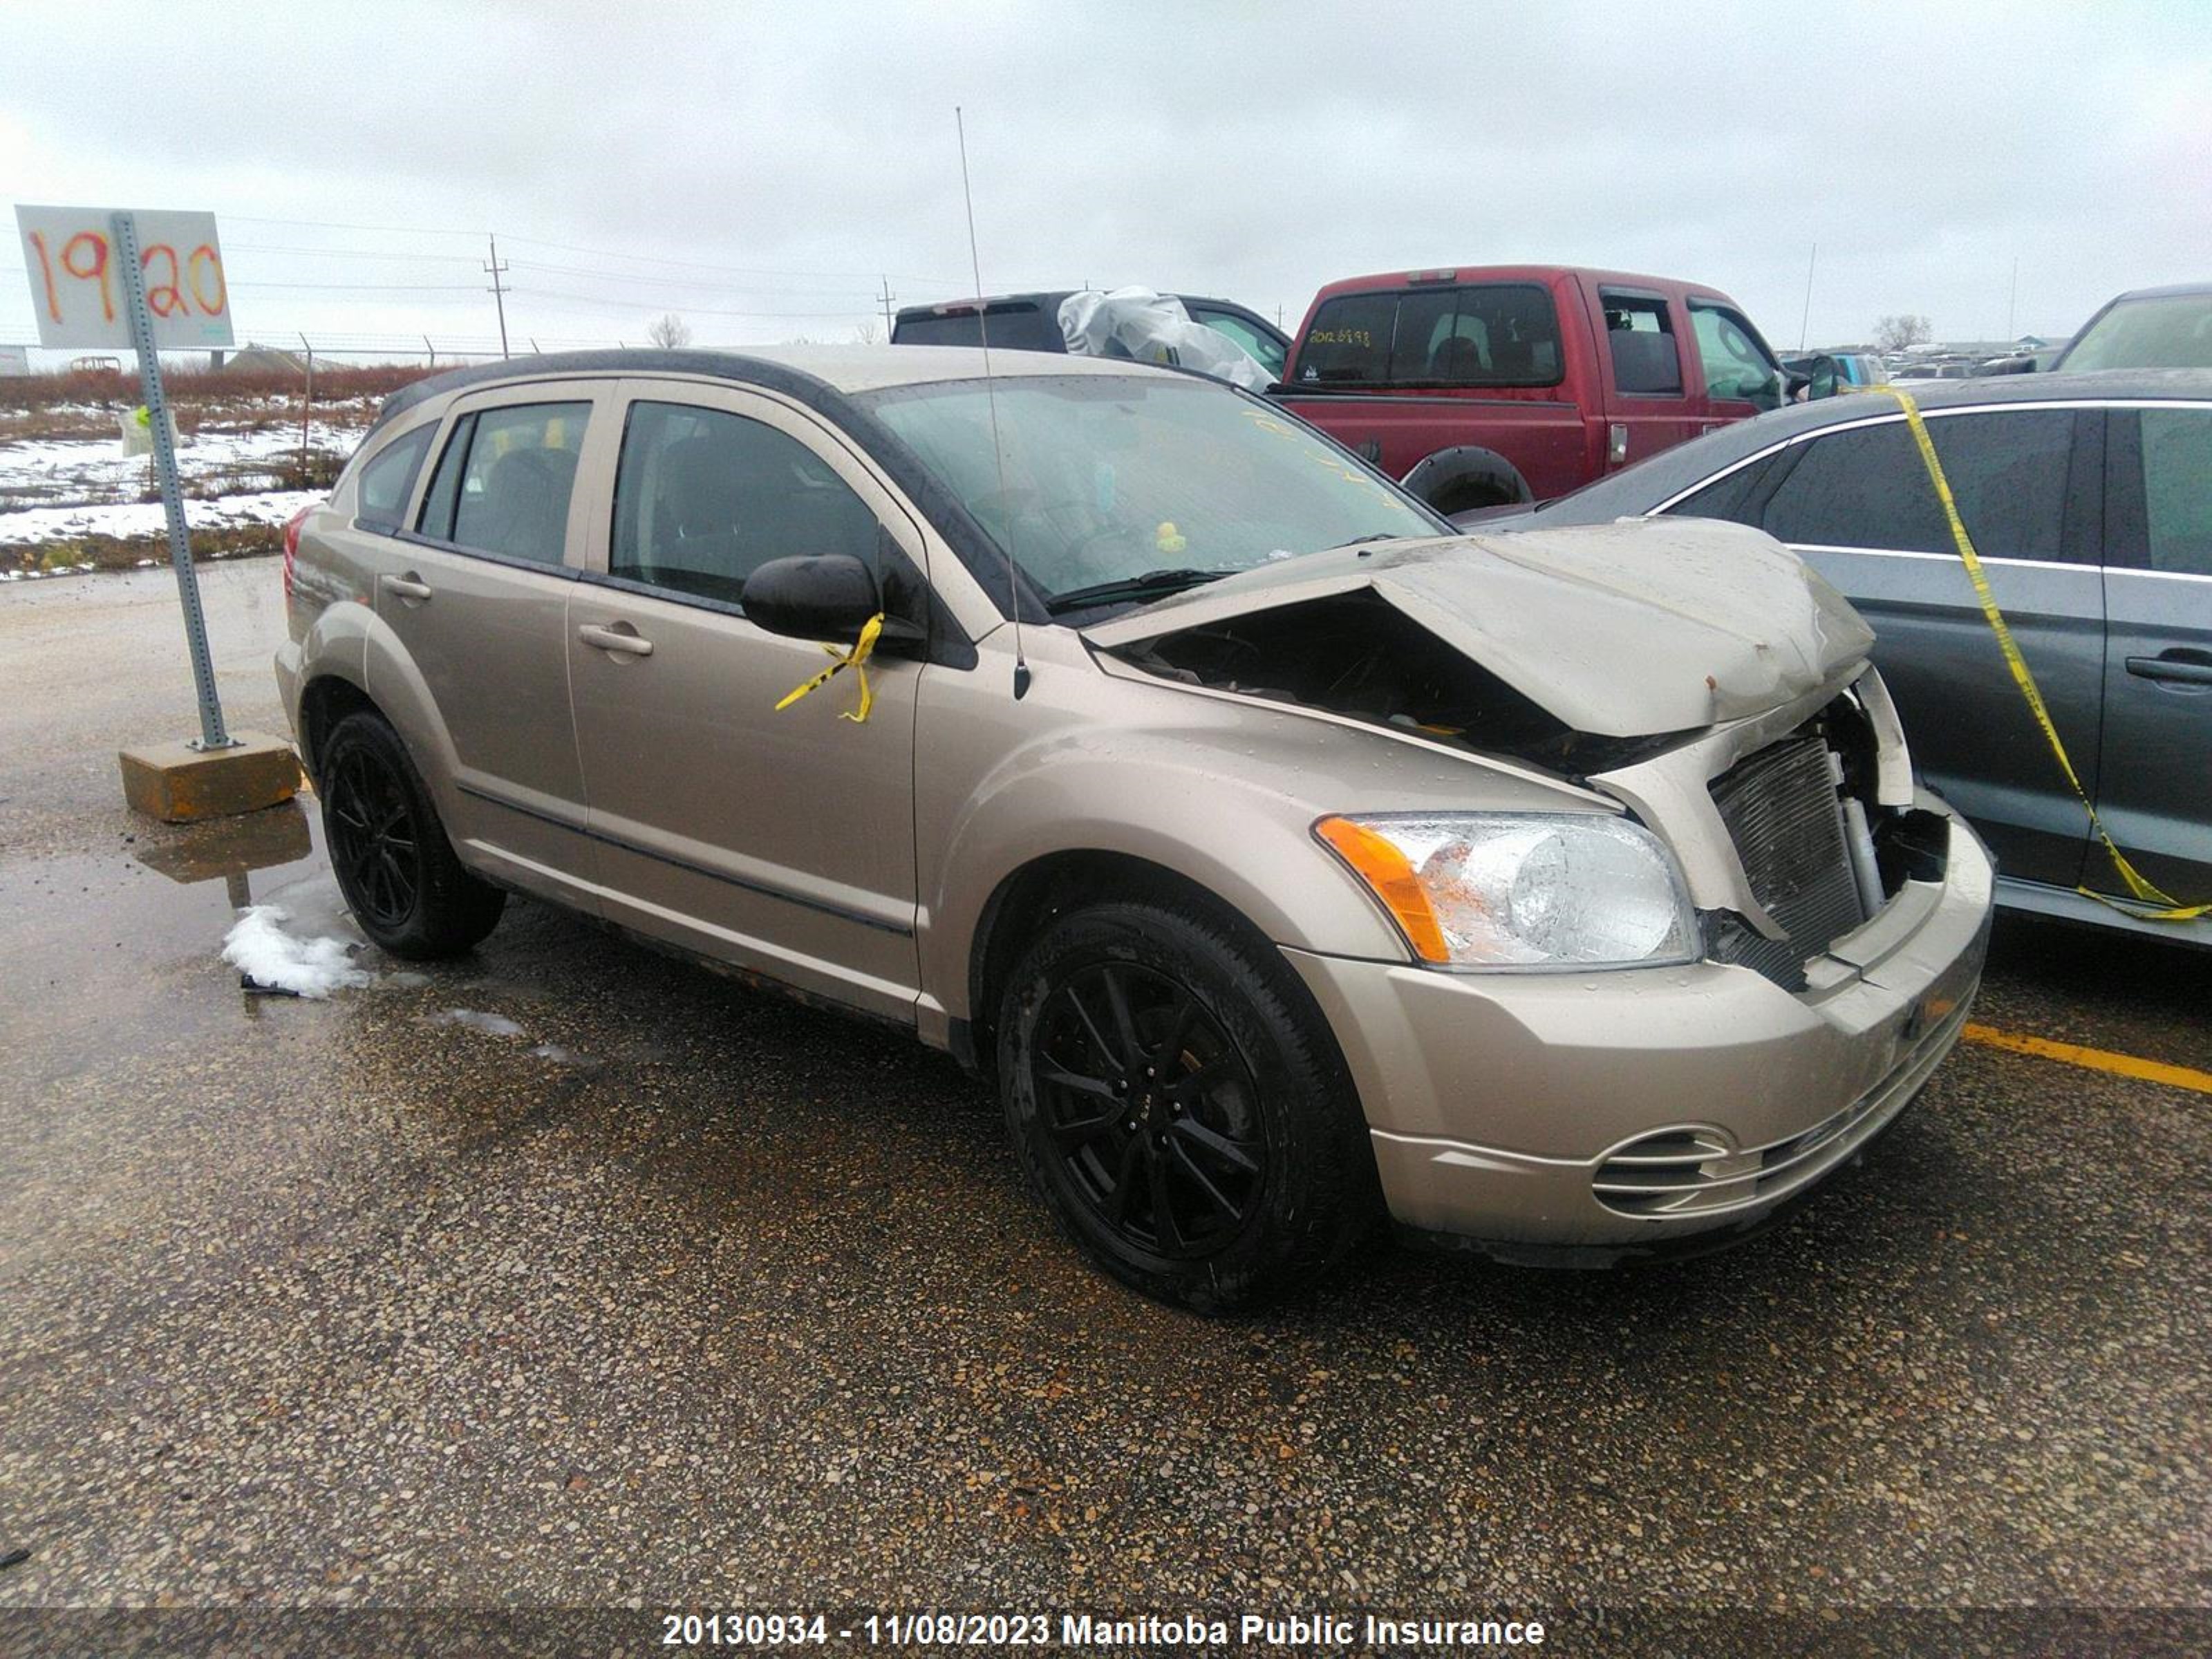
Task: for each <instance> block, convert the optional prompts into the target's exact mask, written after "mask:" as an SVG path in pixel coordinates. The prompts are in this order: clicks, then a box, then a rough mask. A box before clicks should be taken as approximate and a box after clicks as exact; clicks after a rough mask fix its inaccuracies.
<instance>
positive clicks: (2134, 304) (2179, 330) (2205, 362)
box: [2059, 294, 2212, 372]
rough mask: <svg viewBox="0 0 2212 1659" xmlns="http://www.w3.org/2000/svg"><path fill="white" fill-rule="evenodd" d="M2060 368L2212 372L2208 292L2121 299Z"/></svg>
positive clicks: (2210, 297)
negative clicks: (2188, 369) (2190, 369)
mask: <svg viewBox="0 0 2212 1659" xmlns="http://www.w3.org/2000/svg"><path fill="white" fill-rule="evenodd" d="M2059 367H2060V368H2064V369H2066V370H2069V372H2070V371H2072V370H2074V369H2091V368H2212V294H2161V295H2154V296H2151V297H2149V298H2147V299H2142V300H2123V301H2120V302H2119V303H2118V304H2117V305H2115V306H2114V307H2112V309H2111V310H2110V311H2107V312H2106V313H2105V314H2104V315H2103V316H2101V317H2100V318H2099V319H2097V320H2096V321H2095V322H2094V323H2093V324H2092V325H2090V327H2089V329H2088V331H2087V332H2086V333H2084V334H2083V335H2082V336H2081V338H2080V339H2078V340H2076V341H2075V342H2074V343H2073V346H2072V347H2071V348H2070V349H2069V350H2068V351H2067V353H2066V356H2065V360H2064V361H2063V362H2061V363H2060V364H2059Z"/></svg>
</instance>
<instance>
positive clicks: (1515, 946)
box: [1314, 812, 1698, 969]
mask: <svg viewBox="0 0 2212 1659" xmlns="http://www.w3.org/2000/svg"><path fill="white" fill-rule="evenodd" d="M1314 834H1315V835H1316V836H1318V837H1319V838H1320V839H1321V841H1322V843H1323V844H1324V845H1325V846H1327V847H1328V848H1330V849H1331V850H1332V851H1333V852H1334V853H1335V854H1336V855H1337V856H1338V857H1339V858H1340V859H1342V860H1344V861H1345V863H1346V865H1348V866H1351V868H1352V872H1353V873H1354V874H1356V875H1357V876H1358V878H1360V880H1361V881H1363V882H1364V883H1365V884H1366V885H1367V887H1368V888H1369V890H1370V891H1372V892H1373V893H1374V895H1375V896H1376V898H1378V899H1380V900H1381V901H1382V902H1383V908H1384V909H1386V910H1388V911H1389V913H1390V915H1391V916H1392V917H1393V918H1394V919H1395V921H1397V924H1398V926H1399V927H1400V929H1401V931H1402V932H1403V933H1405V935H1406V939H1407V943H1408V944H1410V945H1412V946H1413V954H1414V955H1415V956H1417V957H1419V958H1420V959H1421V960H1422V961H1423V962H1425V963H1433V964H1434V965H1436V966H1437V967H1455V968H1559V969H1571V968H1599V967H1629V966H1636V967H1647V966H1650V965H1652V964H1655V963H1680V962H1692V961H1695V960H1696V958H1697V956H1698V925H1697V917H1696V915H1695V914H1694V913H1693V912H1692V910H1691V908H1690V901H1689V896H1688V895H1687V894H1686V892H1685V891H1684V890H1683V888H1682V883H1681V880H1680V878H1679V877H1678V876H1677V875H1676V874H1675V872H1674V860H1673V859H1672V858H1671V857H1669V856H1668V852H1667V849H1666V848H1665V847H1663V846H1662V844H1661V843H1660V841H1659V838H1658V837H1657V836H1654V835H1653V834H1651V832H1650V830H1648V829H1644V828H1643V827H1642V826H1641V825H1638V824H1634V823H1628V822H1627V821H1626V819H1622V818H1615V817H1599V816H1597V815H1595V814H1592V813H1576V814H1553V813H1533V812H1528V813H1523V812H1513V813H1498V814H1495V815H1474V814H1468V815H1459V814H1453V815H1449V816H1444V815H1437V816H1426V815H1416V814H1407V815H1402V816H1401V815H1395V814H1394V815H1378V816H1376V817H1358V818H1350V817H1331V818H1323V819H1322V821H1321V822H1320V823H1317V824H1316V825H1315V826H1314Z"/></svg>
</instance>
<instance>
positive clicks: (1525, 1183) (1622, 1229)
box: [1284, 803, 1994, 1261]
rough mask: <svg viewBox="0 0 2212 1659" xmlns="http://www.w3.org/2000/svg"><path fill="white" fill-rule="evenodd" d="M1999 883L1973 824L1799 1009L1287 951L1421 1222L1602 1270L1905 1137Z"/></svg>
mask: <svg viewBox="0 0 2212 1659" xmlns="http://www.w3.org/2000/svg"><path fill="white" fill-rule="evenodd" d="M1930 804H1932V803H1930ZM1993 874H1994V872H1993V871H1992V869H1991V866H1990V858H1989V854H1988V853H1987V852H1986V851H1985V850H1984V848H1983V847H1982V845H1981V843H1980V842H1979V841H1978V840H1977V839H1976V838H1975V836H1974V834H1973V832H1972V830H1971V829H1967V828H1966V825H1965V824H1964V823H1962V822H1960V820H1958V819H1957V818H1953V819H1952V820H1951V829H1950V845H1949V848H1948V856H1947V857H1946V860H1945V866H1944V875H1943V879H1942V881H1941V882H1907V883H1906V884H1905V885H1904V886H1903V887H1902V888H1901V889H1900V890H1899V892H1898V893H1897V894H1896V895H1895V896H1893V898H1892V899H1891V900H1890V902H1888V903H1887V905H1885V906H1884V907H1883V908H1882V910H1881V913H1880V914H1879V915H1875V917H1874V918H1872V919H1871V920H1870V921H1868V922H1866V923H1865V924H1864V925H1863V927H1859V928H1858V929H1857V930H1856V931H1855V932H1853V933H1849V934H1846V935H1845V936H1844V937H1843V938H1842V939H1838V940H1837V941H1836V942H1835V943H1834V944H1833V945H1832V946H1831V947H1830V948H1829V951H1827V953H1826V955H1825V956H1823V957H1820V958H1817V959H1816V960H1815V961H1814V963H1810V964H1808V979H1809V981H1810V983H1809V986H1808V988H1807V989H1806V990H1803V991H1798V992H1791V991H1788V990H1784V988H1782V987H1780V986H1778V985H1776V984H1774V983H1773V982H1772V981H1769V980H1767V979H1765V978H1762V977H1761V976H1760V975H1758V974H1756V973H1754V972H1753V971H1752V970H1751V969H1746V968H1736V967H1729V966H1723V965H1721V964H1718V963H1697V964H1694V965H1692V966H1688V967H1680V968H1650V969H1630V970H1619V971H1604V972H1595V973H1559V974H1481V973H1477V974H1448V973H1438V972H1436V971H1434V970H1431V969H1422V968H1415V967H1413V966H1411V965H1400V964H1391V963H1376V962H1365V961H1353V960H1349V959H1346V958H1344V957H1325V956H1317V955H1315V954H1312V953H1310V952H1306V951H1294V950H1293V951H1285V952H1284V954H1285V956H1286V957H1288V958H1289V959H1290V961H1291V964H1292V965H1293V966H1294V967H1295V968H1296V969H1297V972H1298V973H1299V974H1300V975H1302V976H1303V977H1304V980H1305V982H1306V984H1307V986H1308V987H1310V989H1311V990H1312V992H1313V994H1314V996H1315V998H1316V1000H1318V1001H1319V1003H1320V1004H1321V1007H1322V1012H1323V1013H1324V1014H1325V1015H1326V1016H1327V1017H1328V1021H1329V1024H1330V1025H1331V1027H1332V1028H1333V1029H1334V1031H1335V1033H1336V1036H1337V1038H1338V1041H1339V1042H1340V1044H1341V1046H1342V1048H1343V1050H1344V1054H1345V1058H1346V1061H1347V1062H1348V1063H1349V1065H1350V1066H1351V1069H1352V1079H1353V1081H1354V1082H1355V1084H1356V1085H1358V1090H1359V1097H1360V1100H1361V1102H1362V1103H1363V1105H1364V1108H1365V1109H1366V1114H1367V1121H1368V1127H1369V1128H1370V1132H1371V1133H1372V1137H1373V1145H1374V1150H1375V1162H1376V1169H1377V1170H1378V1171H1379V1172H1380V1174H1381V1176H1382V1182H1383V1194H1384V1197H1385V1198H1386V1200H1388V1202H1389V1206H1390V1211H1391V1213H1392V1215H1393V1216H1395V1218H1396V1219H1397V1220H1398V1221H1399V1223H1400V1224H1401V1225H1403V1226H1405V1227H1407V1228H1409V1229H1412V1230H1413V1231H1419V1232H1423V1233H1431V1234H1445V1235H1450V1236H1452V1237H1455V1238H1456V1239H1458V1240H1461V1241H1466V1242H1472V1243H1478V1244H1479V1245H1480V1247H1481V1248H1483V1249H1486V1250H1488V1251H1489V1252H1490V1253H1492V1254H1494V1255H1501V1256H1506V1257H1515V1256H1521V1257H1527V1258H1529V1259H1541V1260H1558V1259H1562V1253H1563V1252H1564V1253H1565V1259H1570V1260H1571V1259H1574V1257H1575V1256H1576V1255H1581V1256H1582V1257H1583V1259H1589V1260H1595V1261H1602V1260H1604V1259H1607V1257H1610V1256H1619V1255H1633V1254H1638V1253H1642V1252H1644V1251H1652V1250H1657V1249H1662V1248H1664V1247H1666V1246H1668V1244H1671V1243H1676V1242H1678V1241H1681V1240H1685V1239H1688V1238H1692V1237H1698V1236H1701V1235H1711V1234H1716V1233H1718V1232H1722V1231H1735V1230H1746V1229H1749V1228H1751V1227H1754V1226H1756V1225H1759V1224H1761V1223H1762V1222H1764V1221H1765V1220H1766V1219H1768V1218H1770V1216H1771V1213H1772V1212H1774V1211H1775V1210H1776V1209H1777V1208H1778V1207H1779V1206H1782V1205H1783V1204H1784V1203H1786V1202H1787V1201H1788V1200H1790V1199H1791V1198H1792V1197H1794V1196H1796V1195H1797V1194H1801V1193H1802V1192H1804V1191H1806V1190H1807V1189H1808V1188H1811V1187H1813V1186H1814V1185H1815V1184H1817V1183H1818V1182H1820V1180H1821V1179H1822V1178H1823V1177H1825V1176H1827V1175H1829V1174H1831V1173H1832V1171H1834V1170H1836V1169H1837V1168H1838V1166H1839V1165H1841V1164H1844V1163H1845V1162H1846V1161H1848V1160H1849V1159H1850V1158H1851V1157H1852V1155H1853V1154H1854V1153H1856V1152H1857V1151H1858V1150H1859V1149H1860V1148H1861V1147H1862V1146H1865V1145H1866V1143H1867V1142H1868V1141H1869V1140H1870V1139H1873V1138H1874V1137H1875V1135H1876V1134H1878V1133H1881V1130H1882V1129H1883V1128H1885V1127H1887V1125H1888V1124H1889V1123H1890V1122H1891V1121H1893V1119H1894V1118H1895V1117H1896V1116H1897V1115H1898V1114H1899V1112H1901V1111H1902V1110H1903V1109H1905V1106H1906V1104H1907V1103H1910V1102H1911V1099H1912V1097H1913V1096H1914V1095H1915V1094H1917V1092H1918V1091H1919V1089H1920V1087H1921V1085H1923V1083H1925V1082H1926V1081H1927V1079H1928V1076H1929V1073H1931V1072H1933V1071H1934V1070H1935V1068H1936V1065H1937V1063H1938V1062H1939V1061H1941V1060H1942V1058H1943V1056H1944V1055H1945V1054H1948V1052H1949V1051H1950V1048H1951V1046H1952V1045H1953V1044H1954V1042H1956V1041H1957V1040H1958V1036H1959V1031H1960V1028H1961V1027H1962V1026H1963V1025H1964V1024H1965V1023H1966V1010H1967V1007H1968V1006H1969V1004H1970V1003H1971V1002H1972V998H1973V994H1974V992H1975V990H1976V989H1977V988H1978V986H1979V984H1980V981H1981V971H1982V960H1983V957H1984V952H1985V951H1986V948H1987V945H1988V939H1989V920H1990V902H1991V892H1992V887H1993Z"/></svg>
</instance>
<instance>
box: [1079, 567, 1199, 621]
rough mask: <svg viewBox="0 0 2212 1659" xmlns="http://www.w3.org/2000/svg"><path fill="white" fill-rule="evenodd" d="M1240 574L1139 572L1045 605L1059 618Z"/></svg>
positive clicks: (1154, 596)
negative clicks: (1075, 612)
mask: <svg viewBox="0 0 2212 1659" xmlns="http://www.w3.org/2000/svg"><path fill="white" fill-rule="evenodd" d="M1235 574H1237V573H1236V572H1235V571H1233V570H1147V571H1145V572H1143V573H1142V574H1139V575H1134V576H1122V577H1120V578H1118V579H1116V580H1113V581H1110V582H1093V583H1092V584H1091V586H1088V587H1071V588H1069V589H1068V590H1067V592H1065V593H1055V594H1054V595H1053V596H1052V597H1051V598H1050V599H1047V600H1046V601H1045V602H1044V608H1045V609H1046V610H1047V611H1049V612H1050V613H1051V614H1052V615H1054V616H1055V617H1057V616H1059V615H1060V613H1061V612H1062V611H1083V610H1087V609H1088V608H1090V607H1091V606H1092V605H1111V604H1113V603H1114V601H1115V600H1116V599H1150V598H1156V597H1158V595H1160V594H1163V593H1176V592H1181V591H1182V589H1184V588H1186V587H1196V586H1199V585H1200V583H1202V582H1211V581H1218V580H1221V578H1222V577H1224V576H1233V575H1235Z"/></svg>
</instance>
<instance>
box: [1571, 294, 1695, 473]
mask: <svg viewBox="0 0 2212 1659" xmlns="http://www.w3.org/2000/svg"><path fill="white" fill-rule="evenodd" d="M1585 297H1586V299H1587V301H1588V302H1589V305H1590V307H1591V316H1590V331H1591V333H1592V334H1593V335H1594V336H1595V338H1596V339H1597V340H1598V341H1599V346H1598V353H1597V355H1598V367H1599V374H1600V375H1601V379H1602V382H1603V385H1604V386H1605V410H1604V420H1605V460H1604V470H1605V471H1607V472H1612V471H1618V470H1619V469H1620V468H1621V467H1624V466H1626V465H1630V464H1631V463H1632V462H1635V461H1640V460H1642V459H1644V457H1645V456H1647V455H1656V454H1657V453H1659V452H1660V451H1661V450H1662V449H1665V448H1667V447H1668V446H1669V445H1673V444H1678V443H1680V442H1681V441H1682V440H1683V439H1685V438H1693V437H1695V436H1696V435H1697V434H1698V429H1699V424H1700V422H1699V408H1698V404H1699V400H1698V399H1695V398H1692V396H1691V393H1690V383H1689V379H1688V376H1687V375H1686V374H1685V372H1684V366H1683V361H1682V358H1683V353H1682V341H1681V319H1680V313H1678V312H1677V311H1676V309H1675V307H1673V306H1671V305H1669V304H1668V301H1667V296H1666V295H1663V294H1657V293H1654V292H1651V291H1650V290H1649V289H1632V288H1601V289H1597V290H1596V291H1595V294H1588V295H1586V296H1585Z"/></svg>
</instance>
